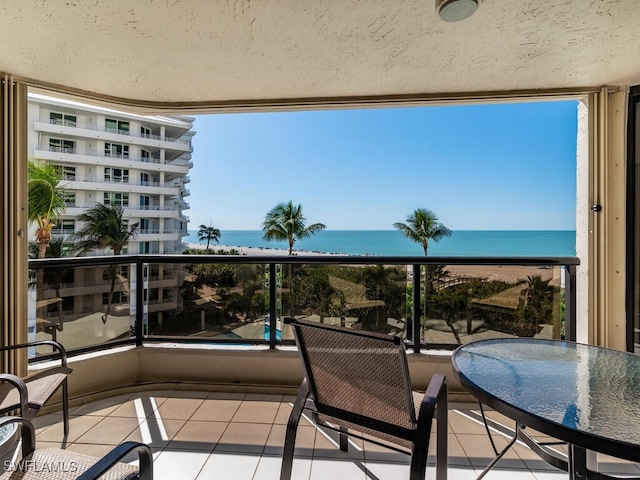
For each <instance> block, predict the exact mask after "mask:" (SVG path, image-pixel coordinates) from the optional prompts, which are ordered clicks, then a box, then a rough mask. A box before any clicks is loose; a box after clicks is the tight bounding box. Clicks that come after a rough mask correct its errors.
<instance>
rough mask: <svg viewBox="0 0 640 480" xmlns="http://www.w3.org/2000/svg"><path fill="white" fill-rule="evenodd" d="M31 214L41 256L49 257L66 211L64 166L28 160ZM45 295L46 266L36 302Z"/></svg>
mask: <svg viewBox="0 0 640 480" xmlns="http://www.w3.org/2000/svg"><path fill="white" fill-rule="evenodd" d="M27 196H28V198H27V218H28V220H29V223H35V224H36V225H37V227H36V232H35V243H36V244H37V245H38V254H37V258H45V257H46V251H47V247H49V244H50V243H51V230H52V229H53V227H54V226H55V225H56V220H57V219H58V217H59V216H60V215H62V214H63V213H64V211H65V208H66V207H65V190H64V186H63V185H62V170H61V169H60V168H58V167H56V166H55V165H53V164H51V163H48V162H38V161H34V160H29V162H28V163H27ZM43 299H44V270H43V269H42V268H40V269H38V270H37V273H36V302H41V301H42V300H43ZM42 309H43V307H38V308H37V313H36V315H37V316H40V317H43V311H42Z"/></svg>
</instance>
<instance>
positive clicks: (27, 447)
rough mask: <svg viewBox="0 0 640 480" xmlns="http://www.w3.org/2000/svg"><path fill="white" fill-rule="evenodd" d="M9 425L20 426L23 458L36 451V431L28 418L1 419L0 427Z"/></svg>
mask: <svg viewBox="0 0 640 480" xmlns="http://www.w3.org/2000/svg"><path fill="white" fill-rule="evenodd" d="M9 423H19V424H20V436H21V438H22V458H25V457H26V456H27V455H31V454H32V453H33V452H34V450H35V449H36V429H35V428H34V426H33V423H31V422H30V421H29V420H27V419H26V418H22V417H0V427H1V426H3V425H7V424H9Z"/></svg>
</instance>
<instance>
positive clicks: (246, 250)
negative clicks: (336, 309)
mask: <svg viewBox="0 0 640 480" xmlns="http://www.w3.org/2000/svg"><path fill="white" fill-rule="evenodd" d="M188 246H189V248H192V249H194V250H206V249H207V246H206V245H202V244H201V243H189V244H188ZM209 250H211V251H212V252H214V253H216V252H220V251H224V250H226V251H229V250H236V251H238V252H239V253H240V255H263V256H268V255H274V256H277V255H282V256H288V255H289V250H288V249H284V248H267V247H240V246H233V245H209ZM293 254H294V255H350V254H348V253H336V252H334V253H326V252H310V251H307V250H296V249H295V248H294V249H293ZM351 255H352V254H351Z"/></svg>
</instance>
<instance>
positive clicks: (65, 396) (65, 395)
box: [62, 378, 69, 437]
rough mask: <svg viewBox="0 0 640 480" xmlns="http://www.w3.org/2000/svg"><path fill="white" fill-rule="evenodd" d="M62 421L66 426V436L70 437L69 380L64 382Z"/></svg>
mask: <svg viewBox="0 0 640 480" xmlns="http://www.w3.org/2000/svg"><path fill="white" fill-rule="evenodd" d="M62 421H63V426H64V436H65V437H66V436H67V435H69V388H68V386H67V379H66V378H65V379H64V381H63V382H62Z"/></svg>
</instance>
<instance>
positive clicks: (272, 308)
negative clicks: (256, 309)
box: [269, 263, 284, 350]
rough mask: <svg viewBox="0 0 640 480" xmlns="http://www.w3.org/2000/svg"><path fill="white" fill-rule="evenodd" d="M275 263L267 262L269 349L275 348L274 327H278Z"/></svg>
mask: <svg viewBox="0 0 640 480" xmlns="http://www.w3.org/2000/svg"><path fill="white" fill-rule="evenodd" d="M276 281H277V275H276V264H275V263H270V264H269V348H270V349H271V350H273V349H275V348H276V340H277V337H276V329H277V328H278V323H277V317H276V315H277V314H278V312H277V309H276V306H277V305H276V293H277V292H276V288H277V285H276ZM281 325H282V328H283V329H284V322H281Z"/></svg>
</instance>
